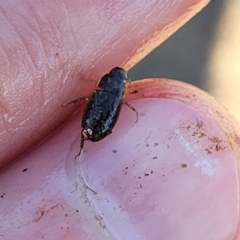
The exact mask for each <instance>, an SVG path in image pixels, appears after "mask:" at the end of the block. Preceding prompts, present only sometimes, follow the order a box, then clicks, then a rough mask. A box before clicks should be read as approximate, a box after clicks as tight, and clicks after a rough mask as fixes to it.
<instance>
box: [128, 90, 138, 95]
mask: <svg viewBox="0 0 240 240" xmlns="http://www.w3.org/2000/svg"><path fill="white" fill-rule="evenodd" d="M137 93H138V90H134V91H132V92H130V94H137Z"/></svg>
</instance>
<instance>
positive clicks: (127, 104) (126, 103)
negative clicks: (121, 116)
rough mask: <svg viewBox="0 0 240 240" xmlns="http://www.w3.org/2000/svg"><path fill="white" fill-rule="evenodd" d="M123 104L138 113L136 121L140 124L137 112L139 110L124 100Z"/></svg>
mask: <svg viewBox="0 0 240 240" xmlns="http://www.w3.org/2000/svg"><path fill="white" fill-rule="evenodd" d="M122 103H124V104H125V105H126V106H128V107H129V108H130V109H132V110H133V111H134V112H135V113H136V121H135V122H138V112H137V110H136V109H135V108H134V107H133V106H132V105H130V104H129V103H128V102H125V101H123V100H122Z"/></svg>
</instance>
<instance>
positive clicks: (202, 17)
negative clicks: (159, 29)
mask: <svg viewBox="0 0 240 240" xmlns="http://www.w3.org/2000/svg"><path fill="white" fill-rule="evenodd" d="M128 76H129V77H130V79H132V80H134V79H141V78H150V77H158V78H159V77H160V78H161V77H164V78H172V79H178V80H181V81H184V82H188V83H190V84H193V85H195V86H198V87H199V88H201V89H203V90H205V91H207V92H209V93H210V94H211V95H212V96H214V97H215V98H216V99H217V100H218V101H219V102H221V103H222V104H223V105H224V106H225V107H226V108H228V109H229V110H230V112H231V113H232V114H233V115H234V116H235V117H236V118H237V120H238V122H239V123H240V107H239V103H240V1H239V0H231V1H226V0H212V1H211V2H210V3H209V5H207V6H206V7H205V8H204V9H203V10H202V11H201V12H200V13H199V14H198V15H197V16H195V17H194V18H193V19H192V20H190V21H189V22H188V23H187V24H186V25H184V26H183V27H182V28H181V29H179V31H178V32H176V33H175V34H174V35H173V36H172V37H171V38H169V39H168V40H166V41H165V42H164V43H163V44H162V45H161V46H159V47H158V48H157V49H155V51H153V52H152V53H151V54H149V55H148V56H147V57H146V58H144V59H143V60H142V61H141V62H139V63H138V64H137V65H136V66H134V68H132V69H131V70H130V71H129V72H128Z"/></svg>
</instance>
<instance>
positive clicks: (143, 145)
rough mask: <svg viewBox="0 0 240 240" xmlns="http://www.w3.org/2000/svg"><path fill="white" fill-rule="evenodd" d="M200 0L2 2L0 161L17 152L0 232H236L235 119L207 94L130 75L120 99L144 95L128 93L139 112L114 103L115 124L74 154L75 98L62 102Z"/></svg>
mask: <svg viewBox="0 0 240 240" xmlns="http://www.w3.org/2000/svg"><path fill="white" fill-rule="evenodd" d="M176 2H177V3H176ZM206 3H207V1H200V0H199V1H193V0H192V1H162V2H161V1H148V5H147V6H145V5H144V6H142V5H139V4H138V3H137V1H136V2H134V1H124V2H123V1H122V2H121V3H119V2H118V3H117V2H111V1H104V2H103V1H99V2H98V3H95V2H94V1H92V2H90V1H89V2H86V1H66V2H61V3H59V2H58V3H54V2H52V3H44V4H43V3H42V2H41V1H39V2H37V1H35V2H34V4H32V5H30V3H29V2H23V1H21V4H20V1H12V2H8V3H4V4H5V5H4V6H1V16H2V18H1V23H0V25H1V26H2V34H1V58H0V59H1V85H2V88H1V92H0V94H1V95H0V97H1V103H0V104H1V117H2V119H1V123H0V128H1V135H0V144H1V153H0V162H1V166H4V165H6V164H7V163H9V162H10V161H12V160H15V162H14V163H13V164H11V165H9V166H8V167H6V168H4V169H3V170H2V171H1V175H0V183H1V184H0V196H1V198H0V214H1V216H0V237H1V238H2V239H42V238H45V239H115V237H114V236H118V237H119V239H159V236H161V237H162V239H179V240H181V239H196V240H198V239H238V238H237V236H238V235H237V231H238V230H237V227H236V226H237V225H238V215H239V214H238V213H239V212H238V211H239V208H238V206H239V199H238V192H239V189H238V174H237V173H238V168H237V165H236V162H237V160H236V159H239V153H238V152H237V150H236V149H238V148H237V142H238V141H237V139H238V137H237V136H238V127H237V126H236V125H235V122H234V120H233V119H232V118H231V116H229V113H227V112H226V111H225V110H224V109H222V108H221V107H219V106H218V105H217V104H215V102H214V101H213V100H212V99H208V97H207V96H205V95H204V96H202V95H201V93H200V92H198V91H197V90H195V89H189V87H188V86H185V87H181V86H177V88H176V89H179V92H177V93H176V91H175V90H174V89H175V88H174V86H175V83H171V82H168V81H167V82H164V81H163V83H164V86H162V85H161V86H158V85H157V84H156V83H155V82H151V84H152V85H153V86H155V87H153V90H152V89H150V90H149V89H148V90H139V89H140V88H141V89H142V88H145V87H147V86H149V84H148V83H147V82H144V83H142V85H141V84H140V85H138V83H136V84H135V85H133V86H131V88H133V89H132V90H133V91H134V87H135V89H138V90H139V91H138V93H135V94H129V95H128V96H127V100H131V99H134V98H138V99H139V98H143V97H145V98H144V99H142V100H136V101H130V103H131V104H132V105H134V107H135V108H136V109H137V110H138V111H139V114H140V118H139V122H138V123H136V124H135V123H134V121H135V114H134V112H133V113H132V111H131V110H129V109H127V107H126V106H123V109H122V113H121V116H120V119H119V122H118V125H117V126H116V128H115V129H114V133H113V134H112V135H111V136H109V137H108V138H106V139H104V140H103V141H101V142H99V143H89V142H86V144H85V149H84V150H85V152H84V153H83V154H82V155H81V161H80V163H79V162H75V161H74V156H75V155H76V153H77V152H78V147H79V137H80V121H81V115H82V109H83V108H82V107H83V104H81V103H80V104H77V105H75V106H68V107H65V108H62V107H61V105H62V104H65V103H66V102H69V101H71V100H73V99H75V98H78V97H82V96H88V95H89V94H90V93H91V91H92V90H93V89H94V86H95V85H96V83H97V81H98V80H99V78H100V77H101V76H102V75H103V74H104V73H106V72H108V71H109V69H110V68H112V67H115V66H120V65H121V66H124V67H125V68H126V69H129V68H130V67H131V66H133V65H134V63H135V62H137V61H138V60H139V59H140V58H142V57H143V56H144V55H145V54H146V53H147V52H148V51H150V50H151V49H152V48H154V47H155V46H157V45H158V44H159V43H161V42H162V41H163V40H165V39H166V38H167V37H168V36H169V35H171V34H172V33H173V32H174V31H175V30H177V29H178V28H179V27H180V26H181V25H183V24H184V23H185V22H186V21H187V20H188V19H190V18H191V17H192V16H194V15H195V14H196V13H197V12H198V11H200V9H201V8H202V7H203V6H204V5H205V4H206ZM116 9H118V10H116ZM143 23H144V24H147V25H146V27H142V25H143ZM151 84H150V85H151ZM139 86H141V87H139ZM162 89H164V91H163V90H162ZM161 91H163V92H162V93H161ZM130 92H131V91H130ZM187 92H189V94H190V93H192V94H193V93H194V94H193V95H194V96H193V95H192V96H190V95H188V94H187ZM149 98H152V99H149ZM189 99H190V100H189ZM191 99H195V100H194V101H193V100H191ZM196 99H197V100H196ZM176 100H180V101H176ZM204 103H205V104H204ZM189 106H190V108H189ZM206 106H208V108H207V107H206ZM78 108H79V109H80V111H79V112H78V113H77V114H76V115H75V116H73V117H72V118H71V119H70V117H69V116H70V115H71V113H73V111H74V110H76V109H78ZM206 109H207V110H206ZM209 109H211V111H208V110H209ZM163 113H164V114H163ZM212 113H214V114H212ZM67 119H70V120H69V121H68V122H67V124H65V125H64V126H63V127H62V128H61V129H59V130H57V132H55V133H54V134H53V135H52V136H50V138H48V139H47V140H46V141H44V142H42V143H41V144H40V145H38V146H36V147H35V148H34V149H33V150H31V151H30V152H28V153H26V154H25V155H23V156H22V157H18V156H19V155H20V154H23V153H24V152H25V151H27V150H29V149H30V147H33V146H34V145H36V144H38V143H39V142H40V141H41V140H43V139H44V138H46V137H47V136H48V135H49V134H50V133H53V130H55V129H56V127H58V126H60V124H61V123H63V122H65V121H66V120H67ZM202 123H203V124H202ZM226 123H227V124H226ZM196 136H197V137H198V138H199V139H196V138H195V137H196ZM206 136H207V137H206ZM193 137H194V138H193ZM219 139H220V140H219ZM167 141H169V142H167ZM204 141H205V142H204ZM210 143H212V144H213V145H210ZM196 146H197V147H196ZM156 149H157V150H156ZM168 149H170V150H168ZM150 159H151V162H150ZM152 160H154V161H152ZM183 169H184V171H183ZM185 170H186V171H185ZM83 178H84V180H83ZM86 183H87V184H88V185H89V187H91V189H92V190H90V189H89V188H87V187H86Z"/></svg>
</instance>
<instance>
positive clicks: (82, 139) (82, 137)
mask: <svg viewBox="0 0 240 240" xmlns="http://www.w3.org/2000/svg"><path fill="white" fill-rule="evenodd" d="M84 140H85V139H84V136H83V131H82V132H81V142H80V150H79V153H78V154H77V155H76V156H75V159H77V157H78V156H80V155H81V152H82V149H83V145H84Z"/></svg>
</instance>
